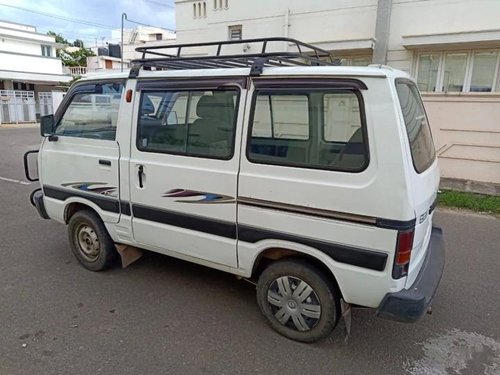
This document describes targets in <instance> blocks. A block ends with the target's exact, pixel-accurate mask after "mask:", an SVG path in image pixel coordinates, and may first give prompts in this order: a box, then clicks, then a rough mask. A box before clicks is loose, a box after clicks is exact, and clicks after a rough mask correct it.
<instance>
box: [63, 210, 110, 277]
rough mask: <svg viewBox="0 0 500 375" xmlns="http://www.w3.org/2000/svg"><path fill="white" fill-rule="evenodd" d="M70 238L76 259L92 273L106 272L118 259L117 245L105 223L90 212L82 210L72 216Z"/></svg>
mask: <svg viewBox="0 0 500 375" xmlns="http://www.w3.org/2000/svg"><path fill="white" fill-rule="evenodd" d="M68 236H69V242H70V246H71V250H72V251H73V254H74V255H75V256H76V259H78V261H79V262H80V264H81V265H82V266H83V267H85V268H87V269H89V270H91V271H102V270H105V269H106V268H109V267H110V266H112V265H113V264H114V263H115V261H116V260H117V258H118V253H117V251H116V248H115V244H114V243H113V240H112V239H111V237H110V236H109V234H108V231H107V230H106V228H105V226H104V224H103V222H102V221H101V219H100V218H99V217H98V216H97V214H95V213H94V212H92V211H90V210H81V211H78V212H76V213H75V214H74V215H73V216H71V219H70V220H69V223H68Z"/></svg>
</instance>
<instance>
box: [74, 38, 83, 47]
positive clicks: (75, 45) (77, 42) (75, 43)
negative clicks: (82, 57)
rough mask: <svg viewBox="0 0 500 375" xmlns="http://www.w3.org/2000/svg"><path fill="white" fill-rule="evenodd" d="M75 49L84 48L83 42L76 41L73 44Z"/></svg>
mask: <svg viewBox="0 0 500 375" xmlns="http://www.w3.org/2000/svg"><path fill="white" fill-rule="evenodd" d="M73 47H80V48H83V40H80V39H75V41H74V42H73Z"/></svg>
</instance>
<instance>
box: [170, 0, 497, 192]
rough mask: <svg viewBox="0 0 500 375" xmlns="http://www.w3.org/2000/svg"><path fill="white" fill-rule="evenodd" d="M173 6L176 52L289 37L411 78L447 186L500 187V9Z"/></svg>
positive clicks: (352, 2)
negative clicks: (189, 46) (182, 47)
mask: <svg viewBox="0 0 500 375" xmlns="http://www.w3.org/2000/svg"><path fill="white" fill-rule="evenodd" d="M175 4H176V25H177V43H191V42H203V41H215V40H228V39H229V40H230V39H242V38H243V39H249V38H259V37H271V36H284V37H290V38H295V39H299V40H301V41H304V42H307V43H311V44H314V45H317V46H318V47H321V48H323V49H326V50H328V51H331V53H332V55H333V56H334V57H336V58H339V59H340V60H341V62H342V64H345V65H368V64H371V63H377V64H379V63H380V64H386V65H389V66H391V67H394V68H397V69H401V70H403V71H406V72H407V73H409V74H410V75H412V76H413V77H415V78H416V79H417V81H418V85H419V87H420V90H421V91H422V94H423V97H424V101H425V105H426V109H427V111H428V115H429V117H430V121H431V124H432V126H433V131H434V137H435V143H436V148H437V149H438V155H439V159H440V168H441V173H442V177H444V179H443V180H444V182H445V183H446V181H447V180H448V179H450V183H455V184H456V183H460V181H462V182H464V186H471V183H468V184H467V185H465V181H472V182H473V184H476V183H478V184H476V185H477V186H481V185H482V184H481V182H485V183H487V184H486V185H485V186H486V189H493V190H494V189H495V188H494V186H495V184H500V121H499V120H498V119H499V118H500V22H499V19H500V18H499V17H498V15H499V14H500V1H498V0H474V1H470V0H427V1H422V0H308V1H299V0H273V1H265V0H254V1H241V0H206V1H196V0H176V3H175ZM283 48H290V47H289V46H287V45H284V46H283ZM239 52H240V53H245V52H253V51H251V50H248V49H247V50H245V48H243V49H242V50H241V51H239ZM488 186H489V187H488ZM497 188H498V187H497Z"/></svg>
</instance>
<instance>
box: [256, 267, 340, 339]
mask: <svg viewBox="0 0 500 375" xmlns="http://www.w3.org/2000/svg"><path fill="white" fill-rule="evenodd" d="M257 302H258V304H259V307H260V310H261V311H262V313H263V314H264V315H265V317H266V318H267V319H268V321H269V323H270V324H271V326H272V327H273V328H274V329H275V330H276V331H277V332H278V333H280V334H281V335H283V336H285V337H288V338H290V339H292V340H297V341H302V342H314V341H318V340H321V339H323V338H325V337H327V336H328V335H330V334H331V332H332V331H333V329H334V328H335V326H336V325H337V322H338V320H339V317H340V300H339V297H338V293H337V291H336V288H335V286H334V284H333V283H332V282H330V280H329V278H328V277H327V276H326V275H325V274H324V273H323V272H322V271H321V270H320V269H319V268H317V267H314V266H313V265H311V264H309V263H306V262H303V261H300V260H283V261H278V262H276V263H273V264H271V265H270V266H269V267H268V268H266V269H265V270H264V272H263V273H262V274H261V276H260V278H259V281H258V283H257Z"/></svg>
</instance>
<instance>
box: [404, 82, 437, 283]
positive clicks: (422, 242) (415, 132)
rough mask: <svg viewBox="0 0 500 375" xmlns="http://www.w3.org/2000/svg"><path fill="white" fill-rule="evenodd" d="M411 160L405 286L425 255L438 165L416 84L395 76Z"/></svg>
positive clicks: (417, 270)
mask: <svg viewBox="0 0 500 375" xmlns="http://www.w3.org/2000/svg"><path fill="white" fill-rule="evenodd" d="M396 91H397V94H398V98H399V103H400V106H401V111H402V116H403V120H404V125H405V130H406V134H407V135H408V145H409V154H410V158H411V159H409V160H411V164H409V168H408V169H409V172H408V174H409V181H410V189H411V190H410V191H411V194H412V201H413V205H414V207H415V216H416V223H415V232H414V237H413V249H412V253H411V260H410V266H409V270H408V278H407V282H406V284H407V286H410V285H413V282H414V281H415V279H416V277H417V275H418V272H419V271H420V268H421V266H422V263H423V261H424V259H425V255H426V250H427V248H428V245H429V241H430V236H431V231H432V214H433V210H434V208H435V205H436V199H437V191H438V189H439V168H438V164H437V158H436V151H435V148H434V142H433V140H432V134H431V129H430V126H429V122H428V119H427V115H426V113H425V109H424V105H423V102H422V99H421V97H420V94H419V92H418V88H417V86H416V85H415V83H413V82H412V81H410V80H407V79H398V80H396Z"/></svg>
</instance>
